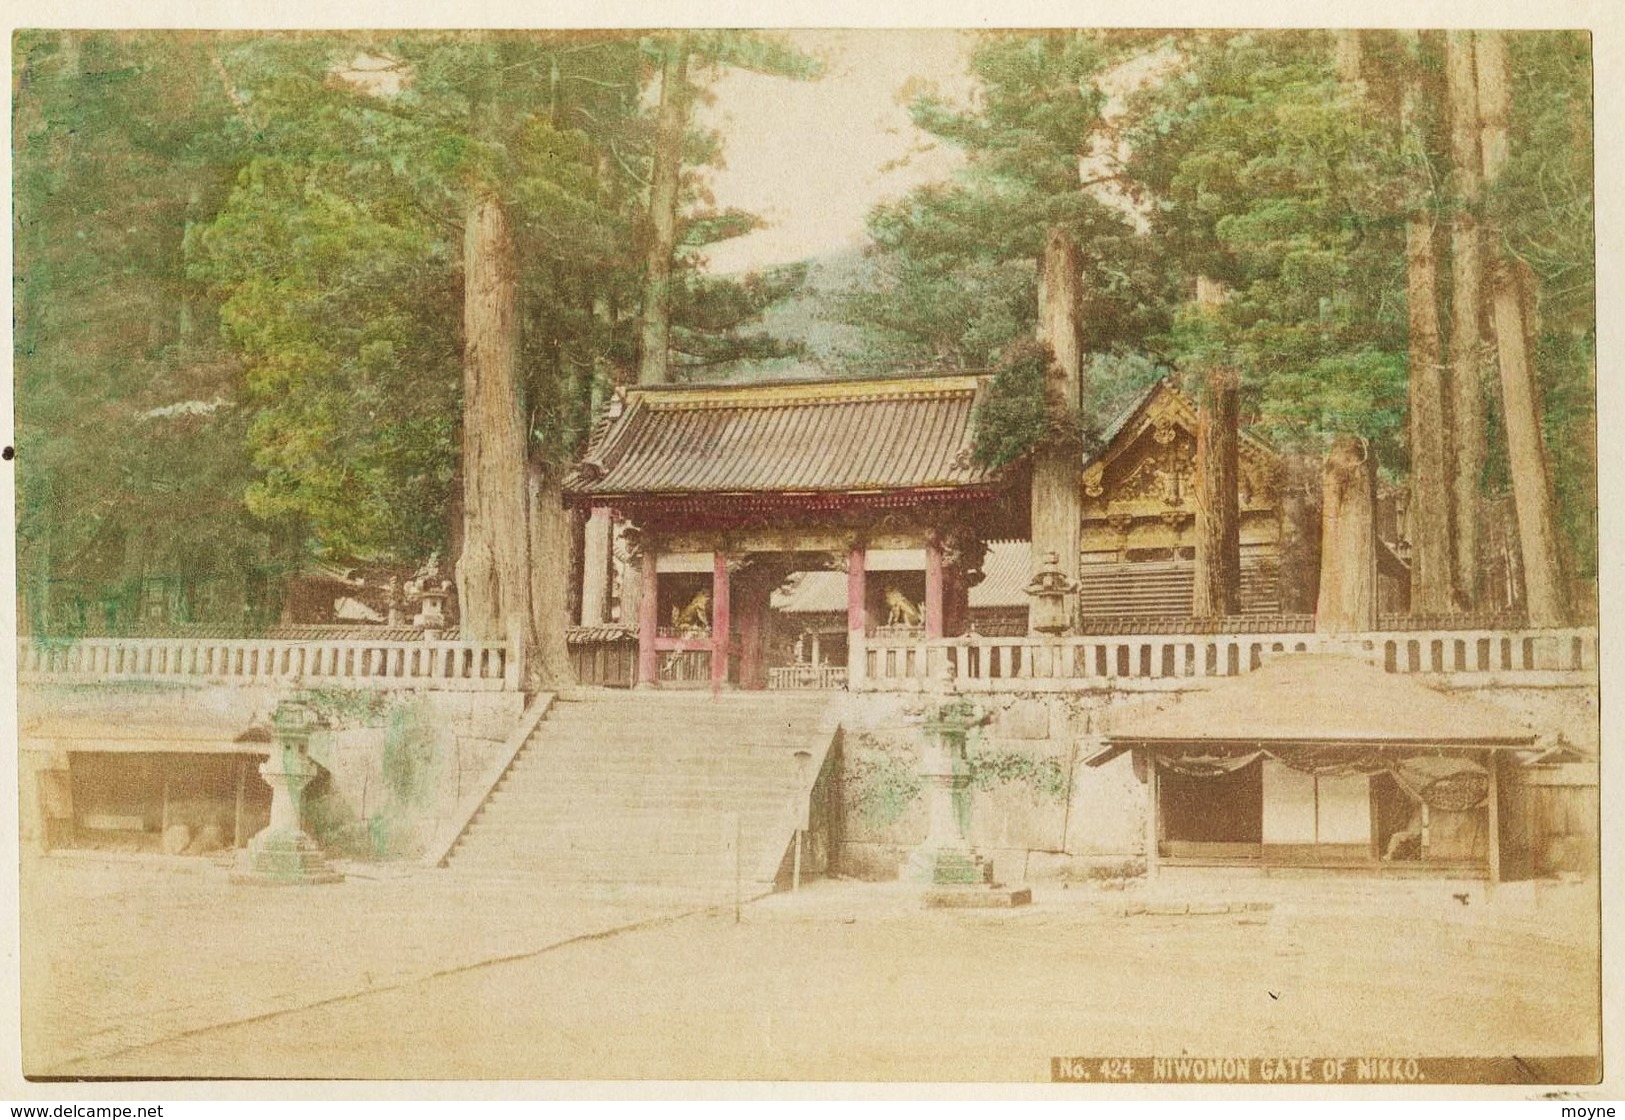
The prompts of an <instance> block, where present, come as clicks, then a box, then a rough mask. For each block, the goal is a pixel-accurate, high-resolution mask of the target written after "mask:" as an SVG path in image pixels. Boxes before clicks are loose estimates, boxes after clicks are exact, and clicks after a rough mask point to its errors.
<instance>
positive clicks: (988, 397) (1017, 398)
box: [971, 339, 1078, 467]
mask: <svg viewBox="0 0 1625 1120" xmlns="http://www.w3.org/2000/svg"><path fill="white" fill-rule="evenodd" d="M1054 364H1055V357H1054V355H1053V354H1052V353H1051V351H1050V348H1049V347H1048V346H1046V345H1044V344H1043V343H1041V342H1035V341H1033V340H1031V339H1023V340H1021V341H1020V342H1016V343H1014V344H1012V345H1011V346H1010V347H1009V348H1008V349H1007V351H1006V353H1005V355H1004V358H1003V360H1002V361H1000V363H999V367H998V371H997V372H996V373H995V374H994V375H993V380H992V381H991V382H989V383H988V387H987V390H986V392H985V393H984V394H983V396H982V398H981V400H980V402H979V403H978V404H977V406H976V445H975V447H974V448H973V449H972V452H971V454H972V458H973V459H974V460H975V461H976V462H977V464H978V465H980V466H984V467H1002V466H1004V465H1005V464H1006V463H1012V462H1014V461H1015V460H1017V459H1020V458H1021V457H1022V456H1024V455H1026V454H1028V453H1029V452H1031V451H1032V450H1033V449H1034V448H1036V447H1038V445H1039V444H1041V443H1046V442H1058V443H1062V444H1066V443H1072V444H1076V443H1077V441H1078V423H1077V417H1075V416H1073V415H1070V414H1069V413H1068V412H1067V409H1066V406H1065V405H1064V404H1063V403H1062V402H1061V401H1057V400H1051V399H1050V396H1049V392H1048V383H1049V377H1050V369H1051V367H1052V366H1054Z"/></svg>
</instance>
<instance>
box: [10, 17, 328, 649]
mask: <svg viewBox="0 0 1625 1120" xmlns="http://www.w3.org/2000/svg"><path fill="white" fill-rule="evenodd" d="M15 46H16V52H15V55H14V59H15V62H14V66H15V71H14V74H15V82H16V85H15V89H16V92H17V103H16V109H15V113H14V116H13V126H14V127H13V143H14V148H13V155H14V166H15V180H14V199H15V211H16V224H15V226H14V233H15V252H16V270H15V273H14V285H15V286H14V289H13V291H14V296H15V307H16V319H15V327H16V334H15V350H14V357H15V375H16V418H15V421H16V443H17V446H18V449H19V458H18V463H17V467H18V486H17V538H18V541H17V543H18V564H19V576H20V583H21V587H22V591H23V595H24V604H25V607H26V621H25V625H28V626H30V627H31V628H32V629H33V631H34V632H35V633H37V634H51V633H57V634H74V633H84V632H87V631H88V632H106V631H108V630H112V631H114V632H117V631H121V630H125V629H128V628H130V627H131V626H133V625H136V624H138V622H139V621H140V613H141V612H142V611H143V610H148V609H152V608H154V607H163V608H165V609H167V612H168V614H169V616H170V617H172V618H181V619H188V618H195V619H229V620H232V621H235V622H239V623H244V622H246V623H250V624H253V623H257V622H259V621H262V620H263V619H264V618H265V617H266V616H267V615H268V614H272V613H273V612H274V611H275V607H276V604H275V601H274V595H268V594H267V589H268V588H269V587H272V586H274V585H275V584H276V583H277V582H278V580H279V579H280V576H281V575H282V574H283V573H285V572H286V571H287V570H288V569H289V567H290V566H291V565H292V564H293V563H294V556H295V554H296V552H297V543H296V537H297V532H296V530H297V527H290V526H287V525H279V524H273V523H269V522H265V521H263V520H261V519H259V518H256V517H254V516H252V515H251V514H250V513H249V512H248V511H247V509H246V508H245V506H244V502H243V495H244V493H245V491H246V488H247V486H248V485H249V483H250V481H251V477H252V475H251V467H250V464H249V462H248V459H247V456H246V455H245V453H244V451H243V444H244V437H245V433H246V431H247V428H248V426H249V424H250V423H251V421H252V416H251V415H250V414H249V412H248V411H247V410H246V409H245V408H244V407H243V404H242V401H241V399H240V396H239V393H238V365H237V362H236V360H235V358H234V357H233V356H232V355H231V354H230V353H229V352H228V351H227V350H226V349H225V348H224V347H222V346H221V345H220V344H219V341H218V339H217V338H216V335H215V331H214V326H215V320H214V315H213V306H212V304H211V303H210V301H209V300H208V299H207V298H206V297H205V295H204V293H203V292H201V291H200V289H199V286H198V285H197V284H195V283H194V282H193V281H192V280H191V279H190V278H189V277H188V275H187V273H186V269H185V258H184V254H183V251H182V245H183V241H184V237H185V234H186V231H187V230H188V229H191V228H194V227H195V226H196V224H197V223H198V222H200V221H203V220H206V218H207V215H208V214H209V213H210V212H211V210H212V208H213V207H214V206H217V205H218V204H219V202H220V200H221V199H222V198H223V197H224V194H225V192H226V190H227V188H228V186H229V183H230V181H231V178H232V176H233V175H234V173H235V167H236V161H237V156H236V148H235V143H236V141H235V140H234V136H235V134H236V133H235V129H236V122H235V116H234V114H233V110H232V107H231V105H230V104H229V103H228V102H227V101H226V99H225V98H224V97H223V96H222V94H221V91H220V88H219V85H218V83H217V82H216V81H215V80H214V77H213V74H212V73H211V70H210V58H209V51H208V50H207V49H206V47H205V45H204V44H203V43H202V42H201V41H199V40H197V39H193V38H187V37H179V36H172V35H171V36H165V35H154V34H133V33H132V34H112V33H101V32H82V33H73V34H63V33H58V32H23V33H20V34H19V35H18V36H17V39H16V43H15Z"/></svg>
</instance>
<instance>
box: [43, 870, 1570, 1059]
mask: <svg viewBox="0 0 1625 1120" xmlns="http://www.w3.org/2000/svg"><path fill="white" fill-rule="evenodd" d="M169 866H172V865H165V866H158V865H122V866H120V865H111V864H109V865H101V864H94V863H91V864H84V863H68V862H66V861H56V860H47V861H42V862H40V863H38V864H35V865H33V866H32V867H31V868H29V873H28V874H27V875H25V881H24V927H23V928H24V966H25V970H24V989H23V1011H24V1021H23V1027H24V1031H23V1035H24V1043H25V1051H24V1053H25V1068H26V1069H27V1070H28V1071H29V1072H30V1073H32V1074H53V1075H59V1076H61V1075H68V1076H84V1075H93V1076H113V1077H138V1076H145V1077H151V1076H165V1077H177V1076H179V1077H222V1076H225V1077H324V1078H366V1077H388V1078H572V1079H618V1078H661V1079H683V1078H730V1079H751V1080H755V1079H795V1080H824V1079H844V1080H932V1081H956V1080H979V1081H1028V1082H1030V1081H1042V1080H1047V1079H1048V1077H1049V1059H1050V1057H1051V1056H1052V1055H1077V1054H1097V1055H1106V1054H1123V1055H1145V1054H1153V1053H1155V1054H1159V1055H1178V1054H1181V1053H1185V1054H1196V1055H1204V1056H1211V1055H1249V1056H1257V1057H1264V1056H1273V1055H1282V1056H1286V1055H1295V1054H1302V1053H1319V1054H1343V1055H1348V1056H1355V1055H1399V1056H1458V1055H1459V1056H1504V1055H1510V1054H1519V1055H1560V1054H1588V1053H1595V1052H1596V1049H1597V1034H1598V1018H1599V1010H1598V963H1597V948H1596V947H1597V936H1598V934H1597V927H1596V920H1595V917H1594V912H1595V906H1596V895H1595V888H1594V886H1592V885H1574V886H1570V887H1564V888H1557V889H1552V890H1544V891H1541V892H1540V897H1539V900H1538V904H1537V900H1536V898H1535V893H1534V892H1533V891H1532V890H1508V889H1503V891H1501V892H1499V893H1498V895H1497V897H1496V899H1495V900H1494V902H1493V903H1491V904H1489V905H1486V904H1485V902H1484V900H1483V899H1482V898H1480V897H1476V896H1474V897H1471V898H1469V901H1468V902H1467V903H1465V904H1464V903H1462V902H1461V901H1459V900H1458V899H1456V898H1453V897H1451V894H1452V892H1450V891H1449V890H1447V889H1446V888H1444V887H1443V886H1430V885H1426V884H1423V885H1414V884H1412V885H1405V884H1395V883H1372V884H1353V885H1350V884H1347V883H1337V884H1335V885H1327V884H1324V883H1318V882H1316V881H1314V880H1309V881H1306V882H1305V881H1300V882H1294V883H1291V884H1249V883H1228V884H1225V883H1201V882H1198V883H1163V884H1159V885H1158V886H1157V887H1156V888H1155V889H1154V890H1146V889H1138V890H1130V891H1126V892H1102V891H1094V890H1082V889H1076V890H1071V891H1063V890H1057V889H1045V888H1043V887H1040V888H1039V889H1038V890H1036V891H1035V905H1033V906H1030V907H1026V908H1022V909H1018V910H1014V911H977V910H925V909H923V908H922V907H921V906H920V904H919V900H918V896H917V895H916V894H914V893H912V892H910V891H909V890H907V889H905V888H903V887H901V886H899V885H897V884H858V883H839V882H837V883H819V884H814V885H812V886H810V887H809V888H808V889H806V890H804V891H803V892H801V893H800V894H799V895H795V896H791V895H776V896H772V897H770V898H767V899H764V900H761V901H759V902H756V903H754V904H751V905H747V906H746V907H745V909H744V911H743V921H742V922H740V923H738V924H736V923H735V921H734V914H733V910H732V907H731V905H728V906H724V907H719V908H711V909H706V908H704V907H703V906H699V905H697V904H696V902H695V901H694V900H684V899H678V898H672V897H662V896H660V895H659V894H658V893H647V892H645V893H642V894H625V895H621V896H619V897H612V898H611V897H593V896H588V895H580V896H569V895H560V894H556V893H543V892H539V891H536V890H528V889H526V888H524V887H522V886H520V885H517V884H513V883H501V882H490V881H486V882H479V881H468V880H465V879H460V878H457V877H455V876H454V875H453V874H452V873H450V872H433V873H416V874H410V875H400V876H398V877H394V878H390V879H386V880H379V881H362V880H351V881H349V882H346V883H344V884H341V885H339V886H336V887H325V888H299V889H250V888H240V887H239V888H234V887H231V886H230V885H229V884H227V883H226V882H225V881H224V878H223V873H221V872H219V871H218V870H217V869H209V868H204V869H197V870H192V871H188V872H180V871H176V870H172V869H166V867H169ZM1246 901H1251V902H1254V903H1255V906H1254V908H1251V909H1248V908H1245V907H1244V906H1243V905H1242V903H1243V902H1246ZM1187 904H1190V911H1191V912H1179V911H1183V910H1184V909H1185V907H1186V905H1187ZM1214 911H1219V912H1214ZM629 926H630V927H633V928H625V927H629ZM617 930H619V931H620V932H614V931H617ZM595 934H601V935H603V936H590V935H595ZM502 958H507V959H502ZM482 961H488V962H490V963H486V964H481V963H480V962H482Z"/></svg>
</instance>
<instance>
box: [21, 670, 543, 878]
mask: <svg viewBox="0 0 1625 1120" xmlns="http://www.w3.org/2000/svg"><path fill="white" fill-rule="evenodd" d="M288 699H297V700H300V701H302V702H303V703H306V704H308V705H310V706H311V707H313V708H315V709H316V710H317V711H319V712H321V713H322V715H323V716H324V717H325V718H326V720H327V722H328V724H329V728H328V729H327V730H325V731H320V732H317V733H316V734H315V735H314V736H312V738H311V741H310V747H309V750H310V756H311V758H312V759H314V760H315V761H316V762H317V763H319V764H320V765H321V766H322V767H323V769H324V770H325V771H326V773H325V774H324V775H323V776H322V777H320V778H319V779H318V780H317V781H316V782H315V783H313V784H312V786H311V787H310V788H309V790H307V793H306V798H307V800H306V805H305V819H306V827H307V829H309V830H310V831H311V832H312V833H313V835H315V837H316V838H317V839H318V840H319V841H320V842H321V843H322V844H323V846H324V847H326V848H327V849H328V850H329V851H330V852H331V853H332V854H334V855H341V856H348V857H352V858H365V859H414V858H417V857H418V856H420V855H422V853H423V851H424V849H425V847H426V846H427V844H428V842H429V841H430V840H431V839H432V838H433V836H434V835H435V832H436V830H437V829H438V828H440V827H441V825H442V824H443V823H444V822H445V820H446V819H447V818H448V817H450V816H451V815H452V814H453V812H454V811H455V810H456V807H457V805H458V802H459V800H460V799H461V798H462V797H463V796H464V795H465V794H466V793H467V792H468V790H469V789H470V788H471V787H473V786H474V785H475V784H476V783H477V782H478V781H479V779H480V778H481V776H482V775H483V774H484V773H485V771H486V770H487V769H488V768H489V767H490V766H491V765H492V763H493V761H494V760H495V758H496V756H497V754H498V752H499V751H500V749H501V747H502V744H503V740H504V739H505V738H506V736H507V735H508V733H509V732H510V731H511V730H512V729H513V726H514V724H515V723H516V722H517V721H518V719H519V717H520V715H521V713H522V711H523V708H524V697H523V696H522V695H521V694H519V693H509V692H419V691H414V690H389V689H378V688H365V689H345V688H321V689H290V688H287V687H269V686H267V687H257V686H251V687H242V686H230V687H209V686H202V687H199V686H193V685H187V684H179V683H174V684H172V683H169V682H142V681H129V682H120V683H116V684H94V685H88V684H87V685H67V686H59V685H33V686H26V687H24V688H23V689H21V690H19V695H18V717H19V732H20V737H19V747H20V755H19V759H20V762H19V766H20V778H21V785H22V789H21V791H20V792H21V808H22V822H21V823H22V835H23V839H24V843H25V844H32V845H34V846H36V847H39V846H44V845H45V844H46V842H47V840H49V841H50V842H52V843H60V842H61V834H62V832H63V828H62V825H61V821H62V819H63V813H64V811H65V810H67V811H71V805H69V806H64V805H63V804H61V802H62V800H63V798H64V796H66V793H67V791H68V790H69V789H70V782H69V780H68V773H69V764H70V756H72V755H74V754H76V753H81V752H120V753H125V752H136V753H148V752H150V753H154V754H189V753H196V752H208V753H215V752H222V751H237V752H243V753H258V754H260V755H265V754H267V753H268V752H269V750H270V749H271V746H270V745H269V744H266V743H263V742H260V743H244V744H239V745H234V744H233V740H234V738H235V737H236V736H237V735H239V734H241V733H242V732H243V731H245V730H247V729H248V727H249V726H250V725H251V724H254V723H266V722H267V720H268V717H269V715H270V713H271V712H272V711H273V710H274V709H275V708H276V705H277V704H278V703H279V702H281V701H283V700H288ZM249 780H250V781H253V782H259V781H261V779H260V778H259V777H258V776H257V775H251V776H250V777H249ZM53 822H54V823H53ZM182 823H185V822H184V820H183V821H182Z"/></svg>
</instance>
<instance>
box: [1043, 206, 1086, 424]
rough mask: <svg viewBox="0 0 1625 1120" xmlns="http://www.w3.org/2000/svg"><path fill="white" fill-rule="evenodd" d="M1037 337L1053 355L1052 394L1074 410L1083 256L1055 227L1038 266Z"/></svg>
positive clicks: (1079, 380) (1079, 375)
mask: <svg viewBox="0 0 1625 1120" xmlns="http://www.w3.org/2000/svg"><path fill="white" fill-rule="evenodd" d="M1038 338H1039V341H1041V342H1044V343H1047V344H1048V345H1049V348H1050V352H1051V353H1053V354H1054V355H1055V365H1054V366H1053V367H1052V368H1051V381H1050V386H1049V387H1050V392H1051V395H1052V397H1055V396H1058V397H1059V399H1060V401H1061V403H1062V404H1063V405H1064V406H1065V407H1066V408H1068V409H1070V410H1071V411H1073V412H1076V411H1077V410H1078V407H1079V405H1080V404H1081V403H1082V399H1083V258H1082V256H1081V255H1080V254H1079V252H1078V246H1077V243H1076V242H1074V241H1073V240H1072V236H1071V235H1070V234H1069V233H1067V232H1066V230H1064V229H1062V228H1060V227H1059V226H1055V227H1052V228H1051V229H1050V231H1049V236H1048V237H1047V238H1046V239H1045V242H1044V259H1043V261H1042V262H1041V264H1040V267H1039V274H1038Z"/></svg>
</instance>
